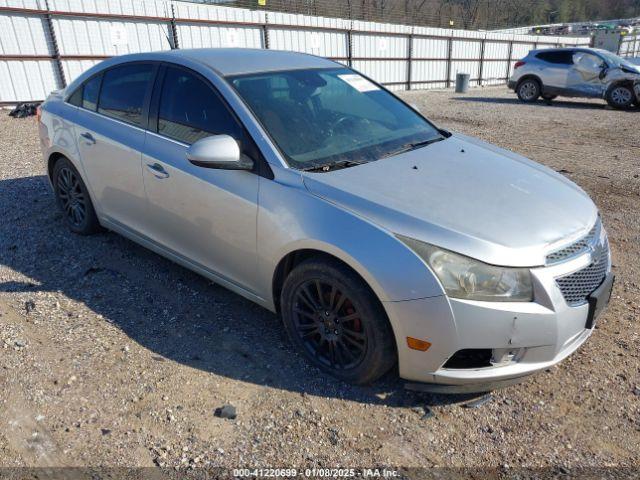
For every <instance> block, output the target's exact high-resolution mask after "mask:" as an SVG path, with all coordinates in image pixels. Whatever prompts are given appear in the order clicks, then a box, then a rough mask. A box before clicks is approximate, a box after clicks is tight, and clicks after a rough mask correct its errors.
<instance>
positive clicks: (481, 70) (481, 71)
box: [478, 38, 487, 87]
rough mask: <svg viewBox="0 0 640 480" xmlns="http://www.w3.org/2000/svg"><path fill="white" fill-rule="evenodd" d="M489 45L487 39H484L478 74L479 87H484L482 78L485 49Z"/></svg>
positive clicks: (481, 44)
mask: <svg viewBox="0 0 640 480" xmlns="http://www.w3.org/2000/svg"><path fill="white" fill-rule="evenodd" d="M486 43H487V39H486V38H483V39H482V42H480V70H479V73H478V86H479V87H481V86H482V76H483V75H484V48H485V45H486Z"/></svg>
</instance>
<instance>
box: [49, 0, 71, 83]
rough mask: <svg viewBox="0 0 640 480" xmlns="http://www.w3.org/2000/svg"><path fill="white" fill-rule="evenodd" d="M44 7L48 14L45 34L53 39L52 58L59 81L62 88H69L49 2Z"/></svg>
mask: <svg viewBox="0 0 640 480" xmlns="http://www.w3.org/2000/svg"><path fill="white" fill-rule="evenodd" d="M44 6H45V9H46V10H47V13H45V14H44V27H45V32H46V34H47V35H48V36H49V38H50V39H51V57H52V58H53V62H54V63H55V65H56V72H57V74H58V81H59V84H60V86H61V87H62V88H65V87H66V86H67V78H66V77H65V74H64V67H63V66H62V60H61V59H60V49H59V48H58V39H57V38H56V31H55V29H54V28H53V20H52V19H51V13H50V12H51V9H50V8H49V0H44Z"/></svg>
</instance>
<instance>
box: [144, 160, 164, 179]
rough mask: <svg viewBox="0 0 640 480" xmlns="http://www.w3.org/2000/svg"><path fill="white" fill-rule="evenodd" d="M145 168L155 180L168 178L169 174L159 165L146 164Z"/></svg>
mask: <svg viewBox="0 0 640 480" xmlns="http://www.w3.org/2000/svg"><path fill="white" fill-rule="evenodd" d="M147 168H148V169H149V171H150V172H151V173H152V174H153V176H155V177H156V178H167V177H168V176H169V172H167V171H166V170H165V169H164V167H163V166H162V165H160V164H159V163H147Z"/></svg>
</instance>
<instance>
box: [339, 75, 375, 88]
mask: <svg viewBox="0 0 640 480" xmlns="http://www.w3.org/2000/svg"><path fill="white" fill-rule="evenodd" d="M338 78H339V79H340V80H342V81H343V82H347V83H348V84H349V85H351V86H352V87H353V88H355V89H356V90H358V91H359V92H372V91H374V90H380V89H379V88H378V87H377V86H376V84H374V83H371V82H370V81H369V80H367V79H366V78H364V77H361V76H360V75H357V74H355V73H349V74H346V75H338Z"/></svg>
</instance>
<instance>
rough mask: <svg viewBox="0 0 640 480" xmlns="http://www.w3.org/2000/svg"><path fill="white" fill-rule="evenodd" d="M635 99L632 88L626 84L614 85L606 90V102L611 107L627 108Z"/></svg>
mask: <svg viewBox="0 0 640 480" xmlns="http://www.w3.org/2000/svg"><path fill="white" fill-rule="evenodd" d="M634 100H635V93H634V91H633V89H632V88H631V87H629V86H627V85H615V86H614V87H612V88H610V89H609V91H608V92H607V103H608V104H609V105H610V106H612V107H613V108H617V109H625V108H629V107H630V106H631V105H632V104H633V102H634Z"/></svg>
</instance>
